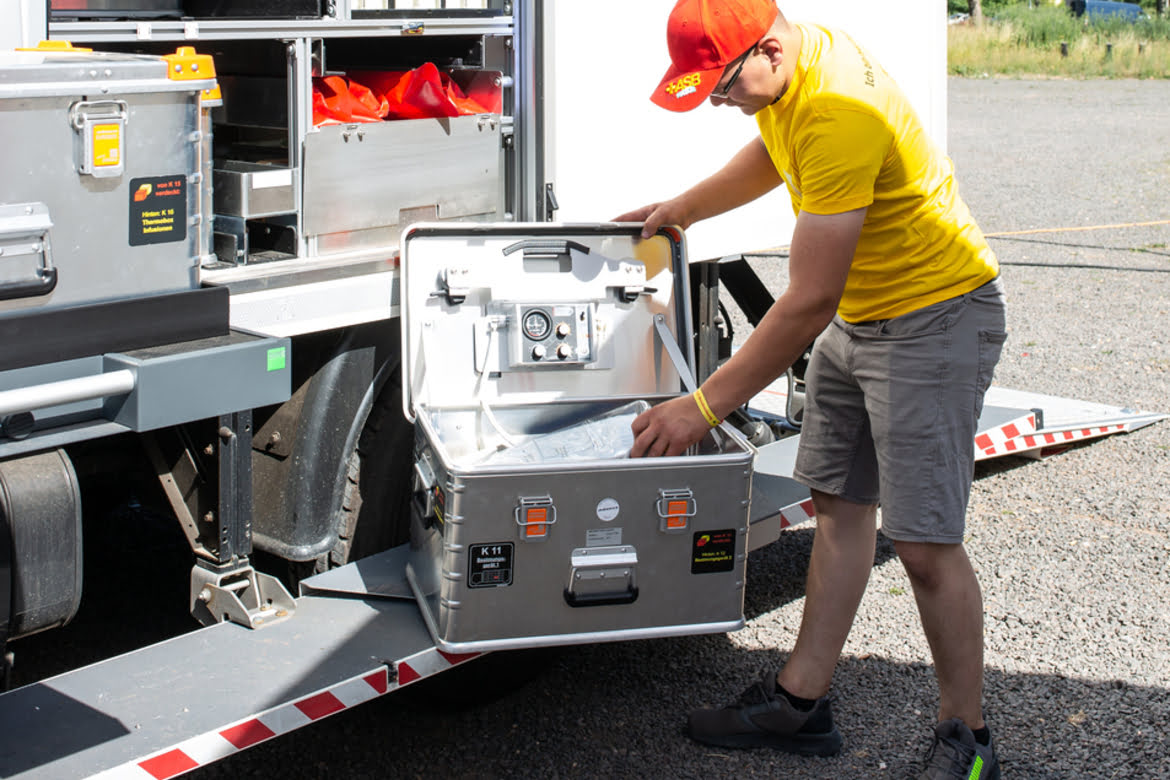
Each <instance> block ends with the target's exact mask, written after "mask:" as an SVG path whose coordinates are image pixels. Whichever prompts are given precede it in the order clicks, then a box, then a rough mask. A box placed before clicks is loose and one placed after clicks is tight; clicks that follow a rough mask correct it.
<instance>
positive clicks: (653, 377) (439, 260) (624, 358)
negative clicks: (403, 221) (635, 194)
mask: <svg viewBox="0 0 1170 780" xmlns="http://www.w3.org/2000/svg"><path fill="white" fill-rule="evenodd" d="M640 231H641V225H640V224H617V223H602V224H579V225H577V224H573V225H558V224H549V223H514V222H512V223H503V224H470V223H464V224H453V223H441V224H416V225H412V226H410V227H409V228H408V229H407V230H406V232H405V234H404V235H403V237H402V244H401V245H402V279H401V290H402V295H401V313H402V314H401V316H402V356H403V365H404V367H405V369H404V370H403V371H402V377H403V407H404V412H405V413H406V416H407V418H409V419H411V420H413V419H414V413H415V410H416V409H417V408H418V407H419V406H426V407H427V408H430V409H443V408H468V407H474V406H479V405H480V404H484V403H486V404H490V405H493V406H504V405H516V404H533V403H543V402H548V401H553V400H567V399H597V398H623V397H628V398H631V399H632V398H649V397H653V396H662V395H675V394H677V393H678V392H679V391H680V390H682V388H683V386H684V384H686V383H687V382H690V381H692V380H691V377H690V376H687V377H685V379H684V376H683V375H682V374H680V372H679V370H678V369H676V367H675V362H676V360H677V361H678V362H682V363H683V364H684V365H685V370H684V373H688V374H693V370H694V368H693V367H694V356H693V352H694V350H693V344H692V338H691V333H692V329H691V321H690V294H689V292H688V289H689V286H688V274H687V260H686V252H685V246H684V240H683V234H682V231H681V230H679V229H677V228H664V229H662V230H660V231H659V232H658V234H657V235H655V236H653V237H651V238H649V239H646V240H643V239H642V238H641V235H640ZM662 334H665V335H667V336H669V337H670V339H671V344H670V346H669V347H668V346H664V343H663V341H662V338H663V335H662ZM671 352H674V353H675V356H674V359H672V357H671V355H670V353H671Z"/></svg>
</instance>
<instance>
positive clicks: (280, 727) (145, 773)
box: [94, 647, 480, 780]
mask: <svg viewBox="0 0 1170 780" xmlns="http://www.w3.org/2000/svg"><path fill="white" fill-rule="evenodd" d="M478 655H480V654H479V653H468V654H463V655H454V654H451V653H444V652H443V651H442V650H439V649H438V648H434V647H432V648H428V649H426V650H423V651H420V652H418V653H415V654H414V655H412V656H410V657H408V658H404V659H401V660H399V661H397V662H395V665H394V666H395V670H396V672H397V675H396V677H397V679H396V680H395V681H391V679H390V675H389V674H388V670H387V668H386V667H384V666H382V667H378V668H377V669H373V670H371V671H369V672H367V673H365V674H361V675H358V676H357V677H351V678H350V679H348V680H345V681H343V682H340V683H337V684H336V685H332V686H330V687H328V688H324V689H322V690H320V691H317V692H316V693H313V694H310V695H309V696H306V697H304V698H302V699H297V700H296V701H293V702H288V703H285V704H281V705H278V706H276V707H273V708H272V709H270V710H266V711H264V712H262V713H260V714H258V715H255V716H252V717H250V718H246V719H244V720H241V721H238V722H236V723H233V724H231V725H229V726H226V727H225V728H222V729H216V730H215V731H210V732H208V733H206V734H201V735H199V736H197V737H192V738H191V739H188V740H185V741H183V742H180V743H179V744H177V745H175V746H174V747H171V748H168V749H166V750H161V751H159V752H157V753H153V754H151V755H149V756H147V757H146V758H143V759H139V760H135V761H131V762H128V763H126V764H122V765H121V766H117V767H114V768H113V769H108V770H106V771H104V772H101V773H100V774H97V775H94V777H95V778H101V780H167V779H168V778H171V777H178V776H179V775H182V774H185V773H187V772H190V771H191V770H193V769H198V768H199V767H201V766H207V765H208V764H211V763H213V762H215V761H218V760H220V759H221V758H226V757H227V756H230V755H232V754H234V753H239V752H240V751H242V750H247V749H248V748H250V747H253V746H254V745H259V744H260V743H261V742H267V741H268V740H270V739H272V738H273V737H278V736H280V735H282V734H287V733H288V732H290V731H293V730H295V729H299V728H300V727H301V726H307V725H309V724H310V723H313V722H315V721H318V720H321V719H322V718H327V717H329V716H330V715H335V714H337V713H338V712H341V711H342V710H347V709H349V708H351V707H354V706H356V705H358V704H361V703H362V702H366V701H369V700H371V699H375V698H377V697H378V696H381V695H383V694H386V693H389V692H390V691H394V690H397V689H399V688H401V687H403V686H405V685H409V684H410V683H412V682H416V681H418V680H421V679H423V678H425V677H430V676H431V675H433V674H438V673H439V672H442V671H445V670H447V669H450V668H451V667H452V666H456V665H458V664H461V663H463V662H464V661H469V660H471V659H472V658H475V657H476V656H478Z"/></svg>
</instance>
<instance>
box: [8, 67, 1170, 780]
mask: <svg viewBox="0 0 1170 780" xmlns="http://www.w3.org/2000/svg"><path fill="white" fill-rule="evenodd" d="M949 89H950V93H949V94H950V150H951V153H952V156H953V158H954V160H955V165H956V169H957V171H958V175H959V179H960V183H961V189H962V191H963V193H964V195H965V197H966V199H967V201H968V202H969V204H970V205H971V208H972V210H973V212H974V213H975V215H976V217H977V218H978V219H979V221H980V223H981V225H982V227H983V228H984V230H985V232H987V233H988V234H990V235H991V236H992V238H991V240H992V244H993V246H994V248H995V250H996V251H997V252H998V254H999V257H1000V259H1001V261H1002V263H1003V276H1004V279H1005V282H1006V285H1007V288H1008V294H1009V301H1010V309H1009V331H1010V338H1009V341H1008V344H1007V347H1006V349H1005V352H1004V356H1003V360H1002V362H1001V363H1000V366H999V371H998V374H997V379H996V381H997V384H1000V385H1003V386H1006V387H1013V388H1019V389H1025V390H1031V391H1035V392H1041V393H1050V394H1054V395H1063V396H1067V397H1074V398H1079V399H1084V400H1089V401H1097V402H1101V403H1108V404H1114V405H1128V406H1132V407H1135V408H1140V409H1145V410H1151V411H1170V350H1168V349H1167V346H1166V342H1167V340H1168V339H1170V335H1168V334H1170V250H1168V249H1167V245H1168V244H1170V225H1168V224H1141V223H1151V222H1161V221H1167V220H1170V207H1168V206H1167V200H1168V198H1170V186H1168V185H1170V82H1165V81H1159V82H1136V81H1087V82H1081V81H1076V82H1073V81H1003V80H973V81H968V80H955V79H952V80H951V81H950V84H949ZM1088 227H1092V228H1095V229H1092V230H1085V229H1083V228H1088ZM1020 231H1028V232H1020ZM1009 234H1010V235H1009ZM758 268H759V269H760V272H761V274H762V275H763V276H764V278H765V280H766V281H767V282H768V283H769V285H770V286H771V287H772V288H773V289H778V288H780V287H781V286H782V285H783V279H784V271H785V269H784V261H783V258H762V259H760V260H759V263H758ZM740 333H741V334H742V333H743V329H742V328H741V329H740ZM1167 496H1170V421H1167V422H1162V423H1159V424H1156V425H1154V426H1151V427H1148V428H1145V429H1143V430H1140V431H1137V432H1135V433H1132V434H1128V435H1120V436H1114V437H1110V438H1107V439H1103V440H1099V441H1097V442H1094V443H1090V444H1086V445H1081V446H1077V447H1074V448H1072V449H1070V450H1068V451H1066V452H1064V453H1061V454H1059V455H1056V456H1053V457H1051V458H1049V459H1047V460H1043V461H1032V460H1025V459H1022V458H1009V459H1002V460H998V461H993V462H991V463H989V464H983V465H981V466H980V468H979V471H978V474H977V481H976V483H975V487H974V491H973V495H972V499H971V506H970V513H969V520H968V528H969V542H968V550H969V553H970V554H971V556H972V558H973V560H974V563H975V565H976V568H977V570H978V572H979V576H980V579H981V581H982V584H983V589H984V597H985V607H986V637H987V652H986V665H987V685H986V688H987V697H986V698H987V702H986V713H987V718H988V720H989V722H990V724H991V726H992V728H993V730H994V733H995V735H996V739H997V745H998V750H999V755H1000V759H1001V762H1002V765H1003V771H1004V775H1005V777H1010V778H1065V777H1092V778H1111V777H1117V778H1123V777H1124V778H1135V777H1149V778H1154V777H1167V776H1170V739H1168V737H1167V725H1166V724H1167V723H1170V695H1168V691H1167V689H1168V688H1170V647H1168V639H1167V633H1168V628H1170V518H1168V516H1167V513H1166V512H1165V511H1164V510H1163V502H1164V500H1165V497H1167ZM812 534H813V531H812V528H811V527H807V526H805V527H797V528H795V529H791V530H789V531H787V532H785V534H783V535H782V536H781V538H780V540H779V541H778V542H776V543H775V544H773V545H770V546H769V547H767V548H764V549H762V550H759V551H757V552H755V553H753V554H752V556H751V558H750V561H749V564H748V587H747V601H746V604H745V610H746V613H747V617H748V625H747V627H746V628H744V629H743V630H742V631H740V632H737V633H734V634H729V635H716V636H704V637H691V638H683V639H671V640H652V641H641V642H627V643H615V644H606V645H595V646H587V647H575V648H565V649H559V650H557V651H554V652H549V653H547V654H546V655H543V656H539V657H537V658H527V657H526V658H524V659H523V661H524V662H531V663H538V664H539V665H540V667H541V673H540V674H538V675H537V676H535V678H534V679H532V680H531V681H530V682H528V683H527V684H525V685H523V686H521V687H517V688H515V689H513V690H511V691H510V692H508V693H506V694H504V695H502V696H500V697H496V698H489V699H487V700H485V701H482V702H480V703H475V704H469V705H464V706H462V707H451V706H443V705H440V704H437V703H436V701H435V700H436V699H437V698H438V696H439V695H440V693H443V691H441V690H439V689H438V688H436V687H435V685H433V684H432V685H431V686H430V687H426V686H427V684H426V683H424V684H420V685H419V686H416V690H415V692H414V694H413V695H410V694H409V692H408V691H409V689H408V691H404V692H402V693H398V694H395V695H392V696H387V697H384V698H382V699H380V700H376V701H374V702H371V703H369V704H366V705H363V706H361V707H358V708H356V709H354V710H352V711H349V712H346V713H343V714H341V715H338V716H335V717H333V718H331V719H329V720H328V721H325V722H323V723H321V724H318V725H316V726H313V727H311V728H307V729H303V730H300V731H297V732H294V733H293V734H292V735H290V736H288V737H284V738H281V739H277V740H273V741H272V742H269V743H266V744H264V745H261V746H259V747H257V748H254V749H252V750H250V751H247V752H245V753H243V754H240V755H238V756H235V757H232V758H230V759H228V760H225V761H222V762H220V763H219V764H216V765H213V766H211V767H208V768H206V769H204V770H200V771H199V772H197V773H195V774H194V775H192V776H193V777H198V778H205V779H206V778H237V777H287V778H302V777H304V778H313V777H325V776H330V777H344V778H416V777H417V778H422V777H449V778H496V777H500V778H529V777H533V778H537V777H538V778H570V777H581V778H594V777H653V778H658V777H664V778H665V777H671V778H675V777H677V778H691V777H694V778H700V777H702V778H709V777H720V778H722V777H737V778H771V777H779V776H784V777H790V778H860V777H867V778H868V777H874V776H890V777H901V776H904V775H905V774H906V772H907V770H908V769H909V768H911V767H913V766H915V765H916V764H917V763H918V761H919V760H920V757H921V755H922V752H923V751H924V749H925V747H926V745H927V742H928V735H929V729H930V727H931V725H932V723H933V721H934V714H935V709H936V706H937V696H936V689H935V685H934V679H933V674H932V668H931V665H930V656H929V653H928V651H927V647H926V643H925V640H924V638H923V637H922V634H921V629H920V627H919V625H918V618H917V613H916V611H915V607H914V601H913V598H912V596H911V595H910V586H909V583H908V581H907V579H906V576H905V574H904V572H903V570H902V568H901V566H900V564H899V563H898V561H897V560H896V558H895V557H894V554H893V550H892V547H891V546H890V545H889V544H888V543H886V542H884V541H879V546H878V549H877V554H876V560H875V567H874V570H873V575H872V577H871V579H870V584H869V589H868V592H867V594H866V597H865V600H864V601H863V603H862V606H861V610H860V612H859V614H858V617H857V622H856V624H855V626H854V630H853V633H852V635H851V636H850V639H849V642H848V644H847V645H846V647H845V651H844V656H843V658H842V660H841V663H840V666H839V667H838V671H837V675H836V677H835V680H834V686H833V694H834V696H835V699H836V701H835V708H836V715H837V718H838V723H839V726H840V728H841V730H842V732H843V733H844V735H845V740H846V742H845V748H844V750H843V752H842V753H841V755H840V756H838V757H836V758H832V759H806V758H796V757H792V756H788V755H785V754H781V753H776V752H772V751H766V750H765V751H721V750H712V749H708V748H705V747H702V746H698V745H695V744H693V743H691V742H690V741H688V740H687V738H686V737H685V736H683V734H682V732H681V728H682V725H683V722H684V713H685V712H686V711H687V710H689V709H692V708H695V707H698V706H705V705H710V704H717V703H722V702H724V701H725V700H727V699H729V698H732V697H734V696H735V695H736V694H738V692H739V691H740V689H742V688H743V687H744V686H745V685H746V684H747V683H748V682H749V681H750V680H752V679H753V678H754V677H756V676H757V675H758V674H759V672H760V670H761V669H762V668H764V667H767V666H774V665H776V664H777V663H780V662H782V661H783V659H784V658H785V655H786V653H787V651H788V649H789V648H790V647H791V646H792V644H793V641H794V639H795V636H796V627H797V626H798V624H799V620H800V613H801V609H802V606H803V577H804V572H805V568H806V566H807V562H808V556H809V549H810V545H811V541H812ZM26 657H27V655H26ZM497 657H498V656H492V657H489V658H488V659H485V660H484V661H481V662H476V663H482V664H485V665H488V664H489V662H490V661H491V659H492V658H497ZM467 669H468V671H469V672H470V671H474V669H475V667H474V665H469V666H468V667H467ZM480 672H481V673H480V675H479V677H478V679H476V678H471V677H468V678H465V679H462V680H455V687H459V686H462V687H463V689H464V692H465V693H468V692H474V691H478V690H479V689H480V686H481V685H485V686H488V687H490V684H491V683H493V682H501V683H504V685H505V687H506V677H505V674H506V673H507V672H508V670H507V669H502V668H501V669H493V668H492V667H491V666H490V665H488V666H487V667H486V668H483V669H481V670H480ZM497 674H498V675H500V679H499V680H493V679H492V677H493V675H497ZM449 677H450V674H449V675H443V676H440V677H439V678H437V679H436V680H435V681H434V683H435V684H438V683H442V682H443V681H444V679H445V678H449ZM450 687H452V686H451V684H450V680H448V684H447V688H450ZM472 698H474V697H472Z"/></svg>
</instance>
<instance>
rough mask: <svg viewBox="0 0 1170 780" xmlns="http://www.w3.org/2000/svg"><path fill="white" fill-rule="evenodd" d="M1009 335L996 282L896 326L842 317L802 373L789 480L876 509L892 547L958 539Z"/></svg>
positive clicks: (893, 322)
mask: <svg viewBox="0 0 1170 780" xmlns="http://www.w3.org/2000/svg"><path fill="white" fill-rule="evenodd" d="M1006 337H1007V333H1006V330H1005V317H1004V292H1003V285H1002V283H1001V282H1000V280H999V279H998V278H996V279H993V280H992V281H990V282H987V283H986V284H984V285H983V286H981V287H979V288H977V289H975V290H972V291H971V292H969V293H966V294H964V295H960V296H957V297H955V298H951V299H949V300H946V301H942V302H941V303H936V304H933V305H931V306H927V307H925V308H922V309H919V310H917V311H913V312H910V313H909V314H904V315H902V316H901V317H895V318H894V319H889V320H874V321H871V322H861V323H854V324H851V323H848V322H845V321H844V320H842V319H841V318H840V317H834V318H833V321H832V323H831V324H830V325H829V327H828V328H826V329H825V331H824V332H823V333H822V334H821V335H820V336H819V337H818V338H817V340H816V345H815V346H814V348H813V352H812V357H811V359H810V361H809V365H808V370H807V372H806V375H805V380H806V396H805V410H804V421H803V423H802V426H801V434H800V448H799V450H798V452H797V456H796V467H795V469H794V473H793V476H794V477H795V478H796V480H797V481H798V482H800V483H801V484H803V485H806V486H807V487H809V488H812V489H815V490H819V491H821V492H823V493H828V494H831V495H834V496H840V497H841V498H844V499H846V500H849V501H853V502H855V503H860V504H880V505H881V507H882V533H884V534H885V535H886V536H887V537H889V538H890V539H894V540H897V541H908V542H936V543H942V544H956V543H959V542H962V540H963V529H964V520H965V516H966V512H967V499H968V498H969V497H970V494H971V480H972V478H973V475H974V468H975V430H976V424H977V422H978V420H979V414H980V412H982V410H983V395H984V393H986V392H987V388H988V386H989V385H990V384H991V377H992V373H993V372H994V370H995V364H996V363H997V362H998V361H999V355H1000V351H1001V350H1002V348H1003V342H1004V339H1005V338H1006Z"/></svg>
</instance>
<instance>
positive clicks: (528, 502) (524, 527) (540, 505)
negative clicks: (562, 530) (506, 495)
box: [515, 496, 557, 542]
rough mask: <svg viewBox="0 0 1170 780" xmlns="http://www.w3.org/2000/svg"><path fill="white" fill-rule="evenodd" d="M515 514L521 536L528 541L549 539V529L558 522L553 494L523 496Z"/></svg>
mask: <svg viewBox="0 0 1170 780" xmlns="http://www.w3.org/2000/svg"><path fill="white" fill-rule="evenodd" d="M515 515H516V525H518V526H519V527H520V538H521V539H523V540H524V541H526V542H543V541H544V540H545V539H548V533H549V529H550V528H551V527H552V526H553V525H554V524H556V522H557V508H556V507H555V506H553V501H552V497H551V496H528V497H521V498H520V505H519V506H517V507H516V510H515Z"/></svg>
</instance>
